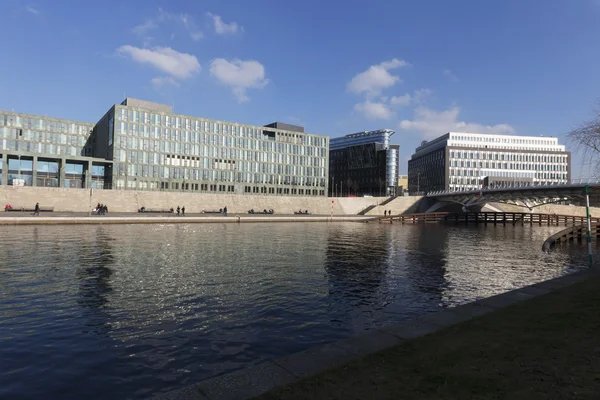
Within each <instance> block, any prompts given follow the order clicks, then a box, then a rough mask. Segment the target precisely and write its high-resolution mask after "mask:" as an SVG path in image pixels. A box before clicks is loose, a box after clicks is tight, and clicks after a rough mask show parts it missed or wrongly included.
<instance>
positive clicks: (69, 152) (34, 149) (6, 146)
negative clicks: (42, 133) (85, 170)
mask: <svg viewBox="0 0 600 400" xmlns="http://www.w3.org/2000/svg"><path fill="white" fill-rule="evenodd" d="M0 149H2V150H11V151H21V152H25V153H37V154H52V155H61V156H71V157H75V156H80V155H82V154H81V153H82V151H81V148H79V147H74V146H68V145H66V146H60V145H56V144H51V143H45V144H44V143H34V142H24V141H21V140H7V139H0Z"/></svg>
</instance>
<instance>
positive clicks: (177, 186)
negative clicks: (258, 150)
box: [114, 179, 325, 196]
mask: <svg viewBox="0 0 600 400" xmlns="http://www.w3.org/2000/svg"><path fill="white" fill-rule="evenodd" d="M114 188H115V189H125V188H128V189H141V190H158V189H160V190H181V191H193V192H215V193H234V192H235V185H222V184H208V183H189V182H165V181H160V182H158V181H125V180H123V179H118V180H116V181H115V184H114ZM240 189H241V188H240ZM243 191H244V193H256V194H259V193H260V194H287V195H290V194H291V195H299V196H311V195H312V196H324V195H325V190H322V189H304V188H284V187H277V188H276V187H266V186H244V187H243Z"/></svg>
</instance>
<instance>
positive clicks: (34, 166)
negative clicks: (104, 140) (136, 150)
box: [0, 111, 112, 189]
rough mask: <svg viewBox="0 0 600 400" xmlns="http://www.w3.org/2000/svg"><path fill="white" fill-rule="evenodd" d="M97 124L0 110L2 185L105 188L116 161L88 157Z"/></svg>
mask: <svg viewBox="0 0 600 400" xmlns="http://www.w3.org/2000/svg"><path fill="white" fill-rule="evenodd" d="M93 127H94V125H93V124H89V123H85V122H77V121H69V120H63V119H57V118H49V117H43V116H36V115H28V114H19V113H15V112H9V111H0V185H13V186H46V187H71V188H90V187H92V188H99V189H101V188H103V187H104V179H105V173H106V170H107V169H110V165H111V164H112V161H110V160H98V159H94V158H91V157H86V156H85V155H86V151H85V149H86V145H87V144H88V138H89V137H90V134H91V131H92V128H93Z"/></svg>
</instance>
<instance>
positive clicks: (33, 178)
mask: <svg viewBox="0 0 600 400" xmlns="http://www.w3.org/2000/svg"><path fill="white" fill-rule="evenodd" d="M37 165H38V156H33V161H32V162H31V186H37Z"/></svg>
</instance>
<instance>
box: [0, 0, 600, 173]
mask: <svg viewBox="0 0 600 400" xmlns="http://www.w3.org/2000/svg"><path fill="white" fill-rule="evenodd" d="M2 8H3V14H4V15H3V18H2V21H3V22H2V24H0V38H2V39H1V40H0V49H1V51H0V109H3V110H15V111H17V112H22V113H29V114H38V115H48V116H53V117H57V118H65V119H70V120H76V121H85V122H96V121H98V120H99V119H100V118H101V117H102V115H103V114H104V113H105V112H106V111H107V110H108V109H109V108H110V107H111V105H113V104H116V103H120V102H121V101H122V100H123V98H124V97H125V96H128V97H135V98H140V99H144V100H150V101H155V102H159V103H166V104H171V105H173V106H174V110H175V112H177V113H180V114H186V115H193V116H197V117H205V118H212V119H219V120H224V121H233V122H240V123H246V124H253V125H265V124H268V123H270V122H274V121H281V122H286V123H291V124H296V125H302V126H304V127H305V131H306V132H309V133H316V134H322V135H327V136H330V137H338V136H342V135H345V134H348V133H355V132H361V131H365V130H375V129H382V128H388V129H393V130H395V132H396V133H395V134H394V135H393V137H392V143H393V144H399V145H400V157H401V159H400V172H401V173H405V172H406V170H407V162H408V159H409V158H410V155H411V154H412V153H413V152H414V149H415V148H416V147H417V146H418V145H419V144H420V143H421V141H423V140H430V139H433V138H435V137H437V136H440V135H442V134H444V133H446V132H448V131H468V132H479V133H501V134H519V135H534V136H540V135H543V136H555V137H558V138H559V141H560V142H561V143H565V144H567V145H568V150H572V151H574V150H575V149H574V148H573V147H572V146H570V145H569V144H568V143H567V140H566V138H565V134H566V133H567V132H568V131H569V130H571V129H573V128H576V127H577V126H579V124H581V123H582V122H584V121H586V120H588V119H590V118H592V117H593V110H594V109H595V108H596V107H597V104H598V103H597V101H598V99H599V98H600V79H598V71H600V68H599V67H600V65H599V64H600V52H599V51H598V43H600V41H599V39H600V24H598V19H599V18H600V0H503V1H496V2H492V1H482V0H455V1H447V0H435V1H434V0H421V1H415V0H410V1H404V0H390V1H380V0H371V1H369V2H364V1H355V0H345V1H344V2H341V1H323V0H321V1H316V0H303V1H284V0H221V1H216V0H206V1H191V0H188V1H184V0H179V1H178V0H171V1H168V2H167V1H164V0H163V1H158V0H145V1H135V0H132V1H113V0H104V1H102V2H83V1H81V2H75V1H71V0H31V1H28V0H13V1H8V2H5V4H4V6H3V7H2ZM590 171H592V170H591V169H590V167H589V166H588V165H587V164H586V163H585V162H583V161H582V158H581V157H579V156H578V155H577V154H574V157H573V177H574V178H580V177H583V178H587V177H588V176H590V175H591V174H592V172H590Z"/></svg>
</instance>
